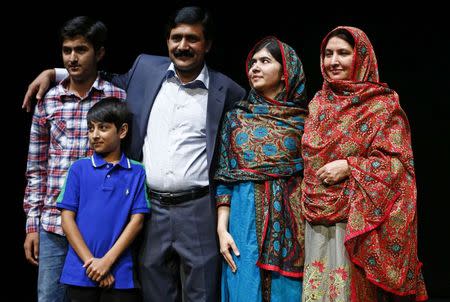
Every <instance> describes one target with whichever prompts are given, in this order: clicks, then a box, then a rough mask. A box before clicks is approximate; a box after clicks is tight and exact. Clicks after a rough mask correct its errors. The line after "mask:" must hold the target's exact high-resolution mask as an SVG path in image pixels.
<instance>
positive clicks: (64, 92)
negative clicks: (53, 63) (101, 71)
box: [56, 75, 105, 99]
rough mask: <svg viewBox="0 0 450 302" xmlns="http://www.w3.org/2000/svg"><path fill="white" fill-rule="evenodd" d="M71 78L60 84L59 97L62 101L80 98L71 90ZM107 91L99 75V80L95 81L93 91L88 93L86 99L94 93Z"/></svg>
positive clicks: (58, 88) (90, 90)
mask: <svg viewBox="0 0 450 302" xmlns="http://www.w3.org/2000/svg"><path fill="white" fill-rule="evenodd" d="M69 80H70V79H69V76H67V77H66V78H64V80H62V81H61V82H59V84H58V86H57V87H56V89H57V95H58V96H59V98H60V99H63V98H64V97H67V96H71V97H73V96H75V97H78V96H77V95H76V94H75V93H74V92H72V91H70V90H69ZM104 89H105V81H104V80H102V79H101V78H100V76H99V75H97V78H96V79H95V81H94V83H93V84H92V86H91V89H89V92H88V93H87V95H86V97H85V98H88V97H89V96H90V95H91V94H92V92H93V91H103V90H104Z"/></svg>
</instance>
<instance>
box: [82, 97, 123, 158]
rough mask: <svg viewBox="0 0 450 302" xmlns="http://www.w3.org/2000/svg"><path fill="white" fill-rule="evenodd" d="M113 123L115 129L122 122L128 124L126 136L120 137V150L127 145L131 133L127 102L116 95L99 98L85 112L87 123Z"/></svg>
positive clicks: (120, 125)
mask: <svg viewBox="0 0 450 302" xmlns="http://www.w3.org/2000/svg"><path fill="white" fill-rule="evenodd" d="M91 122H100V123H113V124H114V125H115V126H116V129H117V131H119V129H120V127H122V125H123V124H125V123H127V124H128V133H127V136H126V137H125V138H124V139H122V144H121V147H122V149H123V150H122V151H125V150H124V148H125V147H126V146H127V144H128V142H129V140H130V135H131V113H130V111H129V110H128V108H127V104H126V103H125V102H124V101H122V100H121V99H118V98H116V97H107V98H104V99H101V100H100V101H99V102H98V103H97V104H95V105H94V106H92V107H91V109H89V111H88V113H87V123H88V125H89V124H90V123H91Z"/></svg>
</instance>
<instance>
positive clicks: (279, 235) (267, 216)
mask: <svg viewBox="0 0 450 302" xmlns="http://www.w3.org/2000/svg"><path fill="white" fill-rule="evenodd" d="M270 40H275V41H276V42H277V43H278V45H279V46H280V49H281V53H282V57H283V64H282V66H283V72H284V78H285V82H284V89H283V90H282V91H281V92H280V93H279V94H278V95H277V96H276V97H275V99H268V98H265V97H264V96H262V95H259V94H258V93H257V92H256V91H255V90H253V89H252V90H251V91H250V93H249V96H248V99H247V100H243V101H241V102H239V103H238V104H237V105H236V106H235V107H234V108H233V109H232V110H231V111H230V112H228V113H227V114H226V116H225V119H224V122H223V127H222V131H221V140H220V148H219V150H220V155H219V167H218V169H217V171H216V175H215V179H216V180H218V181H219V184H228V185H230V184H231V185H232V184H233V183H234V184H236V183H239V182H243V181H253V182H254V183H255V194H254V200H249V202H254V203H255V207H256V230H257V238H258V244H259V259H258V262H257V265H258V266H259V267H260V268H263V269H266V270H270V271H276V272H278V273H280V274H281V275H284V276H288V277H300V276H301V275H302V265H303V224H302V219H301V218H300V217H301V213H300V183H301V173H302V170H303V161H302V158H301V150H300V142H301V136H302V134H303V123H304V117H305V115H306V112H307V111H306V107H307V100H306V92H305V76H304V73H303V67H302V63H301V61H300V59H299V58H298V56H297V54H296V53H295V51H294V50H293V49H292V48H291V47H290V46H288V45H287V44H285V43H282V42H281V41H279V40H278V39H276V38H275V37H268V38H266V39H263V40H262V41H260V42H259V43H258V44H257V45H256V46H255V48H256V47H257V46H258V45H260V44H261V43H266V42H268V41H270ZM253 54H254V50H252V51H251V52H250V54H249V56H248V59H247V75H248V71H249V69H250V59H251V58H252V57H253ZM217 205H218V206H221V205H228V206H230V195H229V194H218V196H217ZM231 206H232V204H231Z"/></svg>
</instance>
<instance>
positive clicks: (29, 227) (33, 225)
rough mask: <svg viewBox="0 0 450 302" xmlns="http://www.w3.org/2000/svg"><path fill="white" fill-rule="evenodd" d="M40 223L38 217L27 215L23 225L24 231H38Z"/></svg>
mask: <svg viewBox="0 0 450 302" xmlns="http://www.w3.org/2000/svg"><path fill="white" fill-rule="evenodd" d="M40 225H41V221H40V218H39V217H28V218H27V223H26V226H25V231H26V233H27V234H28V233H35V232H39V227H40Z"/></svg>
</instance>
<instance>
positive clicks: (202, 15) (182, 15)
mask: <svg viewBox="0 0 450 302" xmlns="http://www.w3.org/2000/svg"><path fill="white" fill-rule="evenodd" d="M182 23H184V24H190V25H193V24H198V23H200V24H201V25H202V26H203V35H204V36H205V40H207V41H211V40H213V39H214V26H213V22H212V17H211V13H210V12H209V11H208V10H207V9H205V8H202V7H199V6H186V7H183V8H181V9H179V10H177V11H176V12H175V13H174V14H173V15H172V16H171V17H170V18H169V21H168V23H167V25H166V38H169V36H170V31H171V30H172V29H174V28H175V27H176V26H177V25H178V24H182Z"/></svg>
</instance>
